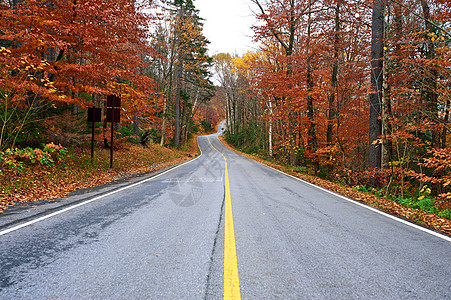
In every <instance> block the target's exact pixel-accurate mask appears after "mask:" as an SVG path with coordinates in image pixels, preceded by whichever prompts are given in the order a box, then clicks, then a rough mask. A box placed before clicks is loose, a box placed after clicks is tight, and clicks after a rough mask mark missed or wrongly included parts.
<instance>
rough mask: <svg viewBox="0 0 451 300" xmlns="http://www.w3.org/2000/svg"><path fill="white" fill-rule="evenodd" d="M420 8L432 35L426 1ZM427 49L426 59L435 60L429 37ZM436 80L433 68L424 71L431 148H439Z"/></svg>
mask: <svg viewBox="0 0 451 300" xmlns="http://www.w3.org/2000/svg"><path fill="white" fill-rule="evenodd" d="M421 6H422V8H423V16H424V19H425V21H424V23H425V27H426V30H427V32H428V33H433V32H434V28H433V26H432V24H431V23H430V20H431V15H430V12H429V5H428V3H427V1H426V0H421ZM426 40H427V41H428V42H427V45H428V47H427V48H428V49H427V51H426V59H428V60H434V59H435V46H434V43H433V42H432V41H431V39H430V37H429V36H426ZM437 78H438V73H437V70H436V69H435V67H434V66H431V67H430V69H429V70H426V78H425V92H424V100H425V101H426V103H427V106H426V107H427V109H428V112H427V114H428V115H429V119H430V120H431V121H432V123H433V124H434V125H435V126H434V127H435V128H432V145H431V147H432V148H438V147H440V146H441V145H440V134H439V129H438V94H437Z"/></svg>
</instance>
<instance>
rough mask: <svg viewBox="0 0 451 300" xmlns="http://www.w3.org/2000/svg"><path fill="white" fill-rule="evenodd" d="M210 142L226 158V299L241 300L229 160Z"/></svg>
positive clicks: (224, 295)
mask: <svg viewBox="0 0 451 300" xmlns="http://www.w3.org/2000/svg"><path fill="white" fill-rule="evenodd" d="M208 142H209V143H210V145H211V146H212V147H213V149H215V150H216V151H217V152H218V153H219V154H221V155H222V157H223V158H224V163H225V175H224V177H225V184H224V190H225V200H224V201H225V203H224V204H225V205H224V213H225V217H224V219H225V220H224V222H225V223H224V294H223V297H224V299H241V293H240V279H239V276H238V260H237V257H236V244H235V231H234V229H233V215H232V198H231V196H230V186H229V172H228V170H227V159H226V158H225V156H224V154H222V153H221V152H220V151H219V150H218V149H216V148H215V147H214V146H213V145H212V144H211V142H210V138H208Z"/></svg>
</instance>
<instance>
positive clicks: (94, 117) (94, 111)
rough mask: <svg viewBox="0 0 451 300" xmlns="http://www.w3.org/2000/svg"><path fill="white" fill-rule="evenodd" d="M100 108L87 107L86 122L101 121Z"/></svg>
mask: <svg viewBox="0 0 451 300" xmlns="http://www.w3.org/2000/svg"><path fill="white" fill-rule="evenodd" d="M101 121H102V109H101V108H100V107H88V122H101Z"/></svg>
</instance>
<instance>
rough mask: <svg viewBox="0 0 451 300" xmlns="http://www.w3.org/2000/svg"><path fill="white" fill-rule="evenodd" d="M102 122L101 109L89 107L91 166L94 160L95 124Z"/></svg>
mask: <svg viewBox="0 0 451 300" xmlns="http://www.w3.org/2000/svg"><path fill="white" fill-rule="evenodd" d="M100 121H102V109H101V108H100V107H89V108H88V122H91V123H92V136H91V164H92V160H93V158H94V134H95V127H96V125H95V123H96V122H100Z"/></svg>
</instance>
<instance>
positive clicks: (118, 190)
mask: <svg viewBox="0 0 451 300" xmlns="http://www.w3.org/2000/svg"><path fill="white" fill-rule="evenodd" d="M198 148H199V150H200V155H199V156H198V157H196V158H195V159H192V160H189V161H187V162H185V163H183V164H181V165H178V166H176V167H173V168H171V169H169V170H166V171H164V172H163V173H159V174H156V175H155V176H152V177H149V178H147V179H145V180H142V181H140V182H137V183H133V184H131V185H127V186H125V187H122V188H120V189H117V190H115V191H112V192H109V193H106V194H103V195H100V196H97V197H94V198H92V199H89V200H86V201H84V202H81V203H78V204H75V205H73V206H70V207H66V208H64V209H62V210H59V211H56V212H54V213H51V214H48V215H45V216H43V217H40V218H37V219H34V220H31V221H28V222H25V223H23V224H20V225H17V226H14V227H11V228H9V229H5V230H3V231H0V236H2V235H5V234H8V233H10V232H13V231H16V230H19V229H21V228H24V227H27V226H30V225H33V224H35V223H38V222H40V221H43V220H45V219H48V218H51V217H54V216H57V215H59V214H62V213H64V212H66V211H69V210H72V209H74V208H77V207H80V206H83V205H86V204H89V203H91V202H94V201H97V200H99V199H102V198H105V197H108V196H111V195H113V194H116V193H119V192H122V191H124V190H127V189H129V188H132V187H135V186H137V185H140V184H142V183H145V182H148V181H150V180H153V179H155V178H157V177H160V176H161V175H164V174H166V173H169V172H170V171H173V170H175V169H177V168H179V167H181V166H184V165H186V164H189V163H191V162H193V161H195V160H196V159H198V158H199V157H201V156H202V149H201V148H200V146H199V142H198Z"/></svg>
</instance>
